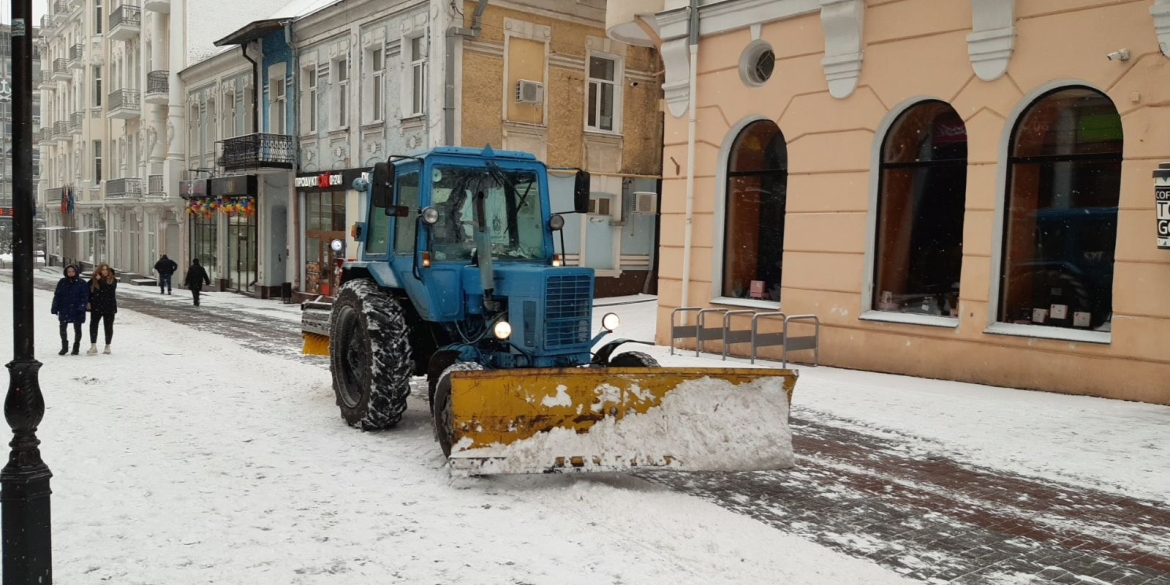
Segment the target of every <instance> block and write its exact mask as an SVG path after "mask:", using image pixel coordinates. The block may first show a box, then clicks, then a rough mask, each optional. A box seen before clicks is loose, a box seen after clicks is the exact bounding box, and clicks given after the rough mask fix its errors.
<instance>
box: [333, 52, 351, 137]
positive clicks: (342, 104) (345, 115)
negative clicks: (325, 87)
mask: <svg viewBox="0 0 1170 585" xmlns="http://www.w3.org/2000/svg"><path fill="white" fill-rule="evenodd" d="M333 71H334V79H336V80H337V124H336V127H337V128H345V127H346V126H348V125H349V124H348V122H349V62H348V60H346V59H338V60H337V62H336V63H334V64H333Z"/></svg>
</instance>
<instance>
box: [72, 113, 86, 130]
mask: <svg viewBox="0 0 1170 585" xmlns="http://www.w3.org/2000/svg"><path fill="white" fill-rule="evenodd" d="M84 121H85V112H73V114H72V115H70V116H69V131H70V132H72V133H73V134H81V124H82V122H84Z"/></svg>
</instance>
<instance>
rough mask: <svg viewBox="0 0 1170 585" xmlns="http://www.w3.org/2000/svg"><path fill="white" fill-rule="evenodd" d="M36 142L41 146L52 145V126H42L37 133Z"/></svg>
mask: <svg viewBox="0 0 1170 585" xmlns="http://www.w3.org/2000/svg"><path fill="white" fill-rule="evenodd" d="M37 138H38V142H39V143H40V145H41V146H49V145H51V144H52V143H53V128H52V126H43V127H41V129H40V130H39V131H37Z"/></svg>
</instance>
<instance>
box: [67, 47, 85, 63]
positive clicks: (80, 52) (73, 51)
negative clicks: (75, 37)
mask: <svg viewBox="0 0 1170 585" xmlns="http://www.w3.org/2000/svg"><path fill="white" fill-rule="evenodd" d="M84 56H85V45H83V44H81V43H77V44H76V45H73V46H72V47H69V60H70V61H77V60H79V59H81V58H82V57H84Z"/></svg>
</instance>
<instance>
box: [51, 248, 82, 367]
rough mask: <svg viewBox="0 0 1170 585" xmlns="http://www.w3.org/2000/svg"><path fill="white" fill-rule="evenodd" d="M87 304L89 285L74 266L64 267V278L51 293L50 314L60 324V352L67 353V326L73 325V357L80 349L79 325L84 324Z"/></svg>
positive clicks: (61, 353)
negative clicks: (51, 306)
mask: <svg viewBox="0 0 1170 585" xmlns="http://www.w3.org/2000/svg"><path fill="white" fill-rule="evenodd" d="M88 303H89V285H87V284H86V283H85V281H84V280H82V279H81V271H80V270H78V268H77V267H76V266H66V267H65V278H62V279H61V280H59V281H57V290H56V291H54V292H53V309H52V313H53V314H54V315H56V316H57V320H59V321H60V322H61V351H60V352H59V353H58V354H57V355H65V354H66V353H68V352H69V325H70V324H72V325H73V355H77V352H78V350H79V349H80V348H81V324H82V323H85V307H86V305H87V304H88Z"/></svg>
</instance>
